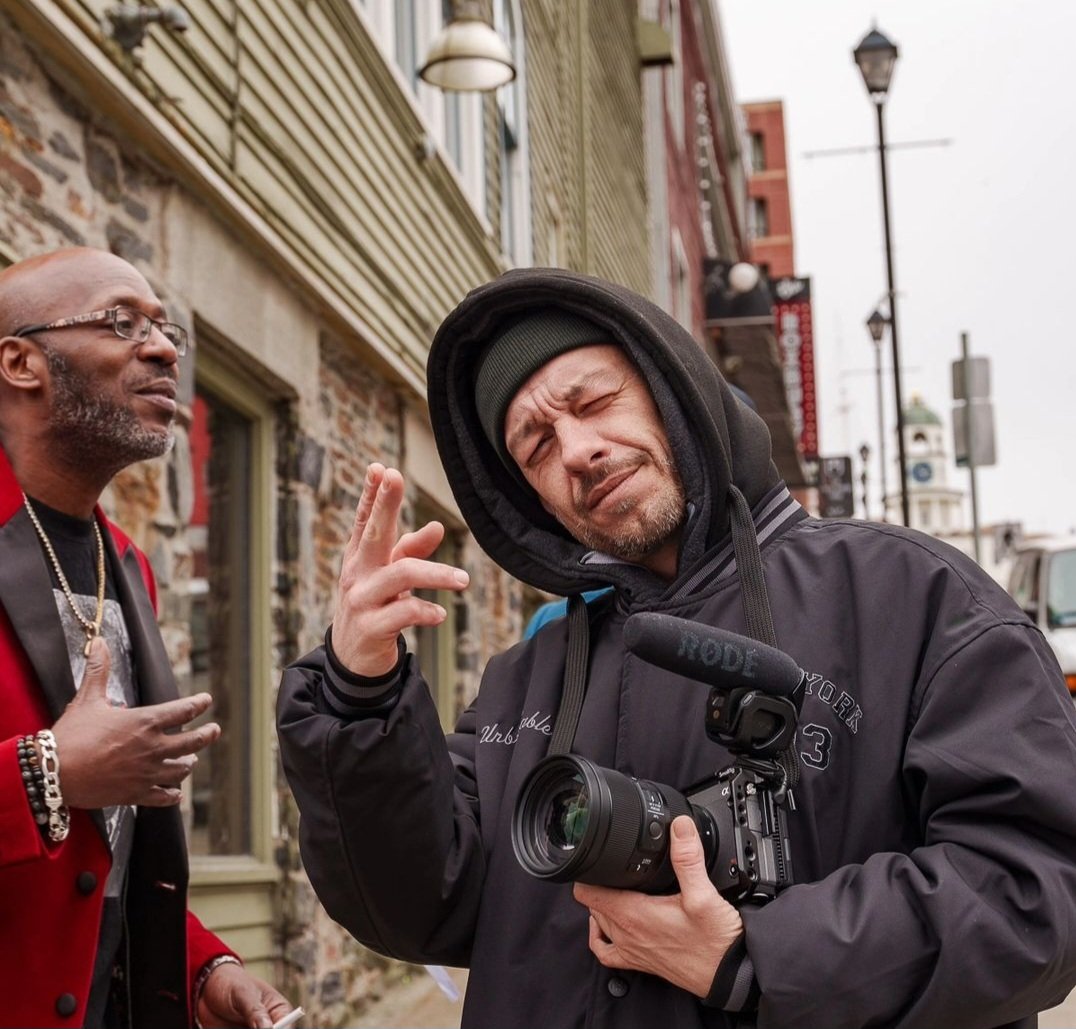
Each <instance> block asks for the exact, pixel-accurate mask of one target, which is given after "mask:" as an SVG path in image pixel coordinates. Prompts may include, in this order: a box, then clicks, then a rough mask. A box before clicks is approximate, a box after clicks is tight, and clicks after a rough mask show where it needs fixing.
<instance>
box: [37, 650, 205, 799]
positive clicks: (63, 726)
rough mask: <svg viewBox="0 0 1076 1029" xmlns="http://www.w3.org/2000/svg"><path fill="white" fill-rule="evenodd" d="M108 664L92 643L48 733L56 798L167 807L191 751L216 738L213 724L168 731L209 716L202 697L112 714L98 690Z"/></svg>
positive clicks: (103, 687)
mask: <svg viewBox="0 0 1076 1029" xmlns="http://www.w3.org/2000/svg"><path fill="white" fill-rule="evenodd" d="M111 664H112V660H111V657H110V655H109V652H108V644H107V643H106V642H105V641H104V640H103V639H101V638H100V637H98V638H97V639H95V640H94V641H93V643H92V645H91V647H90V653H89V657H88V658H87V660H86V671H85V674H84V675H83V677H82V685H81V686H80V687H79V691H78V693H77V694H76V695H75V699H74V700H72V701H71V703H70V704H68V705H67V710H66V711H64V713H63V715H61V716H60V719H59V721H57V722H56V724H55V725H54V726H53V727H52V732H53V735H54V736H55V737H56V750H57V753H58V754H59V756H60V791H61V792H62V793H63V798H64V803H65V804H66V805H67V806H68V807H81V808H102V807H109V806H111V805H113V804H141V805H145V806H148V807H168V806H170V805H172V804H178V803H179V799H180V788H179V787H180V784H181V783H182V782H183V780H184V779H186V778H187V776H188V775H190V774H191V769H192V768H194V765H195V763H196V762H197V760H198V758H197V757H196V756H195V754H196V753H197V751H199V750H202V749H203V748H205V747H208V746H209V744H210V743H212V742H213V741H214V740H215V739H216V738H217V737H218V736H219V735H220V726H219V725H217V724H216V723H215V722H209V723H207V724H206V725H202V726H199V728H197V729H191V730H189V731H187V732H169V731H168V730H170V729H178V728H179V727H180V726H182V725H183V724H185V723H186V722H189V721H191V720H192V719H194V718H197V717H198V716H199V715H200V714H202V713H203V712H205V711H207V710H208V709H209V706H210V704H212V703H213V698H212V697H211V696H210V695H209V694H208V693H199V694H196V695H195V696H193V697H183V698H181V699H179V700H169V701H167V702H165V703H164V704H151V705H149V706H147V707H136V708H125V707H113V706H112V704H111V703H110V702H109V699H108V695H107V692H106V688H107V686H108V672H109V668H110V667H111Z"/></svg>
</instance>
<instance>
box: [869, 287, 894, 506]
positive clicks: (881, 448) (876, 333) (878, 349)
mask: <svg viewBox="0 0 1076 1029" xmlns="http://www.w3.org/2000/svg"><path fill="white" fill-rule="evenodd" d="M888 324H889V319H888V318H887V317H886V316H885V315H884V314H882V312H881V311H879V310H878V308H875V309H874V310H873V311H872V312H871V316H870V317H869V318H868V319H867V330H868V331H869V332H870V334H871V342H872V343H874V362H875V363H874V367H875V370H876V372H877V377H876V382H877V386H878V456H879V462H878V465H879V471H880V473H881V483H882V485H881V486H880V487H879V488H880V489H881V491H882V521H883V522H884V521H885V520H886V508H885V498H886V492H885V474H886V464H885V410H884V408H883V405H882V336H883V335H884V333H885V327H886V326H887V325H888Z"/></svg>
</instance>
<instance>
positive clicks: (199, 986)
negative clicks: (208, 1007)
mask: <svg viewBox="0 0 1076 1029" xmlns="http://www.w3.org/2000/svg"><path fill="white" fill-rule="evenodd" d="M242 964H243V962H242V961H240V960H239V958H237V957H236V956H235V955H234V954H218V955H217V956H216V957H215V958H210V959H209V960H208V961H207V962H206V963H205V964H204V965H202V967H201V969H199V971H198V975H197V976H196V977H195V979H194V986H193V987H191V1018H192V1019H193V1020H194V1026H195V1029H202V1023H201V1022H199V1021H198V1002H199V1001H200V1000H201V999H202V991H203V990H205V984H206V983H207V982H208V981H209V977H210V976H211V975H212V974H213V972H214V970H215V969H217V968H220V966H221V965H239V966H242Z"/></svg>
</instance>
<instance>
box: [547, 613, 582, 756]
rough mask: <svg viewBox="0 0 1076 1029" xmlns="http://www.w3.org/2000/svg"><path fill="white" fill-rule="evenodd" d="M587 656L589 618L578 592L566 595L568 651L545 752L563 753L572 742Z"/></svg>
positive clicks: (576, 724)
mask: <svg viewBox="0 0 1076 1029" xmlns="http://www.w3.org/2000/svg"><path fill="white" fill-rule="evenodd" d="M589 659H590V618H589V617H588V616H587V604H586V601H585V600H584V599H583V598H582V597H581V596H579V595H578V594H577V595H576V596H574V597H569V598H568V655H567V658H566V659H565V663H564V688H563V690H561V694H560V707H559V708H558V709H557V720H556V722H555V723H554V726H553V737H552V739H551V740H550V741H549V753H550V754H551V755H552V754H567V753H569V752H570V751H571V749H572V744H573V743H574V742H575V730H576V726H578V725H579V715H580V712H582V710H583V697H584V696H585V695H586V692H587V662H588V661H589Z"/></svg>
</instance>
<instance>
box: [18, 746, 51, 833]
mask: <svg viewBox="0 0 1076 1029" xmlns="http://www.w3.org/2000/svg"><path fill="white" fill-rule="evenodd" d="M16 751H17V753H18V758H19V772H20V774H21V775H22V784H23V786H24V787H25V788H26V797H27V800H29V802H30V810H31V811H32V812H33V815H34V821H35V822H36V823H37V827H38V828H39V829H40V830H41V831H42V832H45V831H47V829H48V824H49V812H48V808H47V806H46V805H45V773H44V770H43V769H42V768H41V762H40V761H39V760H38V757H37V750H36V749H35V747H34V738H33V736H22V737H20V738H19V741H18V743H17V744H16Z"/></svg>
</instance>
